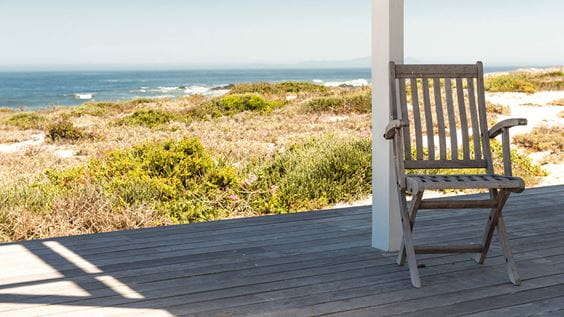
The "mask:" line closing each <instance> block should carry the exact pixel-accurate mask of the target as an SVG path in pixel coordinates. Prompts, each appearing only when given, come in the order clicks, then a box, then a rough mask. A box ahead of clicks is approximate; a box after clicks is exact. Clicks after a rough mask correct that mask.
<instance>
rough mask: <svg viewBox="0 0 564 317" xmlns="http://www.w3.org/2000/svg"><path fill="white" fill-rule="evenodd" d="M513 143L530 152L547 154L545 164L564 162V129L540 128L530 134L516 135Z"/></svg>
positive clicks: (554, 127)
mask: <svg viewBox="0 0 564 317" xmlns="http://www.w3.org/2000/svg"><path fill="white" fill-rule="evenodd" d="M513 142H515V143H516V144H517V145H519V146H521V147H523V148H525V149H527V150H529V151H530V152H547V153H548V155H547V156H546V157H545V159H544V160H543V162H544V163H561V162H564V155H562V153H564V127H562V126H552V127H549V126H539V127H536V128H534V129H533V130H532V131H531V132H530V133H527V134H521V135H516V136H515V137H514V138H513Z"/></svg>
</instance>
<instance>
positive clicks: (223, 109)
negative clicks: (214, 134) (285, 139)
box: [190, 94, 283, 118]
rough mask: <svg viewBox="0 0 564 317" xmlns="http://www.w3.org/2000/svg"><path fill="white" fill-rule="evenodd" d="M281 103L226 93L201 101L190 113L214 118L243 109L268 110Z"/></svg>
mask: <svg viewBox="0 0 564 317" xmlns="http://www.w3.org/2000/svg"><path fill="white" fill-rule="evenodd" d="M282 104H283V103H282V102H280V101H267V100H265V99H264V98H262V97H260V96H258V95H251V94H244V95H226V96H223V97H220V98H216V99H213V100H210V101H208V102H206V103H203V104H202V105H200V106H199V107H196V108H194V109H193V110H191V112H190V114H191V115H193V116H195V117H200V118H205V117H208V116H211V117H212V118H215V117H220V116H224V115H233V114H236V113H239V112H244V111H256V112H270V111H272V110H273V109H274V108H276V107H279V106H281V105H282Z"/></svg>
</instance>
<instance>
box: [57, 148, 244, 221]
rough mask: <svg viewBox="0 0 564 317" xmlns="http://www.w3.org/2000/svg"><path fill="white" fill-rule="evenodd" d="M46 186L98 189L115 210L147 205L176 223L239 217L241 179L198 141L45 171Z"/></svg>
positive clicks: (124, 152) (135, 150)
mask: <svg viewBox="0 0 564 317" xmlns="http://www.w3.org/2000/svg"><path fill="white" fill-rule="evenodd" d="M48 177H49V180H50V184H51V185H52V186H56V187H59V188H61V187H62V188H65V189H67V188H70V187H72V186H76V185H77V184H89V185H90V186H92V185H94V186H99V187H100V188H102V189H103V193H104V195H106V196H107V197H109V200H110V201H111V202H112V205H113V208H114V209H117V210H122V209H128V208H134V207H135V206H139V205H145V206H149V207H150V208H153V209H155V210H158V211H159V212H160V213H161V214H163V215H165V216H166V217H167V218H169V219H170V220H171V221H172V222H174V223H186V222H195V221H204V220H213V219H218V218H222V217H226V216H228V215H229V214H230V213H231V212H235V211H237V206H236V205H237V201H238V199H237V197H239V196H238V194H239V192H238V188H239V187H238V184H239V179H238V178H239V177H238V174H237V173H236V171H235V170H234V169H233V168H231V167H230V166H227V165H226V164H224V163H222V162H221V161H219V162H218V161H216V160H214V159H212V157H211V155H210V154H209V153H208V152H207V151H206V150H205V149H204V148H203V146H202V145H201V143H200V142H199V140H197V139H184V140H181V141H168V142H164V143H146V144H142V145H138V146H134V147H132V148H129V149H124V150H117V151H114V152H111V153H108V154H107V155H106V156H104V157H103V158H100V159H94V160H92V161H91V162H90V163H89V164H88V165H86V166H82V167H78V168H74V169H68V170H63V171H48Z"/></svg>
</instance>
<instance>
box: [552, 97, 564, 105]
mask: <svg viewBox="0 0 564 317" xmlns="http://www.w3.org/2000/svg"><path fill="white" fill-rule="evenodd" d="M550 104H551V105H553V106H564V98H561V99H557V100H554V101H552V102H551V103H550Z"/></svg>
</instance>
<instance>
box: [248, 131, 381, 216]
mask: <svg viewBox="0 0 564 317" xmlns="http://www.w3.org/2000/svg"><path fill="white" fill-rule="evenodd" d="M256 175H257V180H256V181H255V182H254V183H253V185H252V186H251V187H252V190H251V192H253V193H254V194H253V195H252V197H250V198H249V200H250V203H251V204H252V206H253V210H255V211H258V212H262V213H271V212H273V213H286V212H292V211H300V210H312V209H317V208H322V207H325V206H327V205H330V204H334V203H337V202H342V201H353V200H355V199H359V198H364V197H366V196H367V195H369V194H370V192H371V185H370V184H371V176H372V175H371V146H370V140H368V139H342V138H337V137H331V136H329V137H323V138H316V139H310V140H308V141H306V142H303V143H299V144H296V145H294V146H291V147H290V148H289V149H288V150H287V151H285V152H283V153H281V154H279V155H277V156H276V157H274V159H273V160H271V161H267V162H265V163H263V164H262V165H260V166H258V168H257V169H256Z"/></svg>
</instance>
